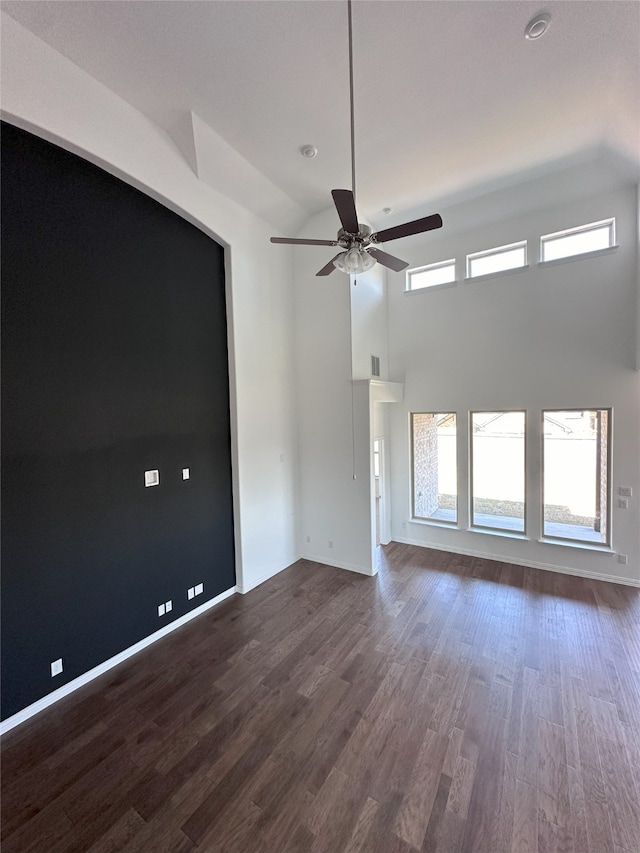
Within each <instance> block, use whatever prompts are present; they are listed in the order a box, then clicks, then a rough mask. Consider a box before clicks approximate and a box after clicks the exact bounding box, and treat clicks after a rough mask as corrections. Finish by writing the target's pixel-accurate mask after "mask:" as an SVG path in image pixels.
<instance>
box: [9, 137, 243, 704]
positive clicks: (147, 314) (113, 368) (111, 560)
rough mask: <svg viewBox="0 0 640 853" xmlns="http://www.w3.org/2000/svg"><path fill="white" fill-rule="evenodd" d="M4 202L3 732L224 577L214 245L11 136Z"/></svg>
mask: <svg viewBox="0 0 640 853" xmlns="http://www.w3.org/2000/svg"><path fill="white" fill-rule="evenodd" d="M1 204H2V220H1V225H2V587H3V588H2V717H3V718H5V717H7V716H10V715H12V714H14V713H15V712H17V711H19V710H20V709H21V708H23V707H25V706H27V705H29V704H31V703H32V702H34V701H36V700H37V699H39V698H41V697H43V696H44V695H46V694H47V693H50V692H52V691H53V690H55V689H57V688H58V687H61V686H62V685H63V684H64V683H66V682H67V681H70V680H71V679H73V678H75V677H77V676H78V675H81V674H82V673H84V672H86V671H87V670H89V669H91V668H92V667H94V666H96V665H98V664H100V663H101V662H103V661H104V660H106V659H108V658H109V657H111V656H113V655H115V654H117V653H118V652H120V651H122V650H124V649H126V648H127V647H129V646H131V645H132V644H134V643H136V642H138V641H139V640H141V639H143V638H144V637H146V636H148V635H149V634H151V633H153V632H154V631H156V630H158V629H159V628H161V627H163V626H165V625H166V624H167V623H168V622H170V621H172V620H173V619H176V618H178V617H180V616H182V615H183V614H185V613H186V612H187V611H188V610H191V609H193V608H195V607H198V606H199V605H201V604H203V603H204V602H205V601H206V600H207V599H210V598H212V597H214V596H216V595H218V594H219V593H221V592H223V591H225V590H227V589H229V588H230V587H232V586H234V585H235V563H234V545H233V510H232V485H231V445H230V422H229V378H228V357H227V329H226V312H225V289H224V256H223V249H222V247H221V246H219V245H218V244H217V243H215V242H214V241H213V240H212V239H211V238H210V237H208V236H207V235H205V234H204V233H203V232H202V231H200V230H199V229H197V228H196V227H194V226H193V225H191V224H190V223H188V222H186V221H185V220H184V219H182V218H181V217H179V216H177V215H176V214H175V213H173V212H171V211H169V210H168V209H166V208H165V207H163V206H162V205H161V204H159V203H158V202H156V201H154V200H152V199H151V198H149V197H148V196H146V195H145V194H144V193H142V192H139V191H138V190H136V189H134V188H133V187H131V186H129V185H128V184H125V183H123V182H122V181H120V180H118V179H117V178H115V177H113V176H112V175H109V174H108V173H106V172H104V171H103V170H102V169H99V168H98V167H96V166H94V165H92V164H91V163H88V162H87V161H85V160H83V159H82V158H80V157H77V156H75V155H74V154H70V153H69V152H67V151H64V150H62V149H60V148H58V147H57V146H54V145H52V144H50V143H48V142H46V141H44V140H42V139H39V138H38V137H36V136H33V135H32V134H29V133H26V132H25V131H22V130H19V129H17V128H15V127H12V126H11V125H7V124H3V125H2V193H1ZM155 468H157V469H159V471H160V485H159V486H155V487H151V488H145V486H144V471H145V470H148V469H155ZM183 468H189V469H190V479H189V480H183V479H182V469H183ZM198 583H203V584H204V594H202V595H199V596H197V597H196V598H194V599H192V600H191V601H188V600H187V589H188V587H191V586H194V585H195V584H198ZM169 599H171V600H172V601H173V610H172V612H171V613H170V614H169V615H168V616H164V617H158V612H157V607H158V605H159V604H161V603H163V602H165V601H168V600H169ZM60 657H61V658H63V663H64V672H63V673H62V674H61V675H59V676H56V677H55V678H52V677H51V674H50V672H51V671H50V664H51V662H52V661H54V660H56V659H57V658H60Z"/></svg>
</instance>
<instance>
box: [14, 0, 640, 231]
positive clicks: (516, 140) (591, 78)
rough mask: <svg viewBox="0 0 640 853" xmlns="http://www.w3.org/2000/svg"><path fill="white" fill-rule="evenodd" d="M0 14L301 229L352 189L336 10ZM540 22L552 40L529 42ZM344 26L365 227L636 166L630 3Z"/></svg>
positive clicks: (378, 10) (125, 5) (424, 13)
mask: <svg viewBox="0 0 640 853" xmlns="http://www.w3.org/2000/svg"><path fill="white" fill-rule="evenodd" d="M2 8H3V9H4V10H5V11H7V12H8V13H9V14H10V15H11V16H12V17H13V18H15V19H16V20H17V21H18V22H20V23H21V24H22V25H23V26H25V27H27V28H28V29H29V30H31V31H32V32H33V33H35V34H36V35H37V36H39V37H40V38H42V39H43V40H44V41H46V42H47V43H49V44H50V45H51V46H52V47H54V48H55V49H56V50H58V51H59V52H60V53H62V54H64V55H65V56H67V57H68V58H69V59H71V60H73V61H74V62H75V63H76V64H77V65H79V66H80V67H82V68H83V69H85V70H86V71H88V72H89V73H90V74H91V75H92V76H93V77H95V78H96V79H98V80H100V81H101V82H102V83H104V84H105V85H107V86H108V87H109V88H110V89H112V90H113V91H115V92H116V93H117V94H119V95H120V96H121V97H122V98H124V99H125V100H127V101H128V102H130V103H131V104H132V105H134V106H135V107H136V108H138V109H139V110H140V111H142V112H143V113H145V114H146V115H147V116H149V117H150V118H151V119H152V120H153V121H155V122H157V123H158V124H159V125H161V126H162V127H163V128H164V129H165V130H167V131H168V132H169V133H170V134H171V135H172V136H173V137H174V139H179V135H180V131H179V128H180V127H181V126H183V125H184V122H185V117H186V116H189V114H190V111H193V112H194V113H196V114H197V116H199V118H200V119H202V121H204V122H205V123H206V124H207V125H208V126H209V127H210V128H211V129H213V130H214V131H215V133H216V134H218V135H219V137H221V138H222V140H224V142H226V143H228V144H229V145H230V146H232V147H233V148H234V149H235V150H236V151H237V152H238V153H239V154H240V155H241V156H242V157H243V158H244V159H245V160H247V161H248V162H249V163H250V164H252V165H253V166H254V167H256V168H257V169H258V170H259V171H260V172H262V173H263V174H264V175H265V176H266V177H267V178H268V179H269V180H270V181H271V182H272V183H273V184H275V185H276V186H277V187H278V188H279V189H280V190H281V191H283V192H284V193H286V194H287V195H288V196H289V197H290V198H291V199H293V200H294V201H295V202H296V203H297V204H298V205H300V206H301V207H302V208H303V209H304V210H305V211H306V213H307V214H311V213H314V212H316V211H318V210H321V209H323V208H325V207H327V205H328V204H329V203H330V197H329V191H330V190H331V189H332V188H334V187H348V186H350V181H351V173H350V155H349V109H348V59H347V17H346V0H339V2H337V0H260V2H255V0H230V2H227V1H226V0H208V1H207V0H205V2H191V0H161V2H155V0H144V1H143V2H138V1H137V0H125V1H124V2H119V0H107V1H106V2H93V1H92V0H83V2H66V1H65V0H58V1H57V2H50V0H45V2H38V0H33V2H13V1H12V0H10V1H9V2H5V3H3V6H2ZM542 9H544V10H547V11H549V12H550V13H551V15H552V21H551V27H550V30H549V32H548V33H547V34H546V35H545V37H544V38H543V39H541V40H540V41H539V42H529V41H526V40H525V39H524V37H523V34H524V28H525V25H526V23H527V21H528V20H529V19H530V18H531V17H532V16H533V15H534V14H535V13H537V12H539V11H541V10H542ZM353 20H354V63H355V90H356V98H355V104H356V151H357V195H358V208H359V211H360V213H361V218H364V216H368V217H369V218H370V219H371V220H372V221H374V222H375V221H376V220H378V221H379V217H380V211H381V209H382V208H383V207H385V206H390V207H393V208H394V215H393V218H394V219H395V218H397V214H399V213H400V212H406V211H412V212H415V211H421V210H422V209H423V208H424V210H425V212H429V211H428V207H429V205H430V204H432V203H433V204H435V203H436V202H443V201H446V199H454V200H455V199H460V198H462V197H464V194H465V193H466V194H467V195H469V194H470V193H473V190H474V188H482V189H483V191H487V190H490V189H491V188H495V187H499V186H503V185H504V184H505V181H506V182H508V181H511V182H516V180H517V176H518V175H520V174H525V173H526V174H534V173H535V172H536V170H538V172H540V171H541V170H542V171H543V172H544V170H545V169H547V168H548V169H551V168H552V167H553V164H554V163H558V162H571V161H572V158H576V157H577V158H580V157H584V156H585V154H584V152H588V151H590V150H594V149H602V148H603V147H604V148H606V149H607V150H608V151H610V152H614V153H615V154H616V156H618V155H619V156H620V160H621V161H623V162H625V163H630V164H633V163H636V164H637V162H638V157H639V156H640V135H639V128H640V3H638V2H636V0H631V2H624V0H617V2H611V0H604V2H599V1H598V0H589V2H581V0H571V2H568V0H564V1H563V2H555V1H554V2H547V3H545V4H544V5H543V6H541V5H540V3H539V2H538V0H535V2H529V0H472V1H471V2H463V0H445V2H435V0H434V2H431V0H413V2H406V0H383V1H382V2H378V0H356V2H354V11H353ZM304 143H313V144H314V145H316V146H317V147H318V150H319V153H318V156H317V157H316V158H315V159H314V160H305V159H303V158H302V157H301V156H300V154H299V153H298V149H299V146H301V145H302V144H304ZM401 218H402V216H400V219H401ZM389 223H390V220H389Z"/></svg>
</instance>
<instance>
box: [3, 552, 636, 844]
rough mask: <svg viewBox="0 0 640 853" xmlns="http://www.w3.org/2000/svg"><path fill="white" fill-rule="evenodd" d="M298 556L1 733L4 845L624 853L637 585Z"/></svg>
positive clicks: (631, 772)
mask: <svg viewBox="0 0 640 853" xmlns="http://www.w3.org/2000/svg"><path fill="white" fill-rule="evenodd" d="M381 555H382V556H381V568H380V574H379V575H378V577H377V578H366V577H362V576H359V575H355V574H352V573H349V572H346V571H342V570H339V569H333V568H329V567H327V566H321V565H319V564H314V563H307V562H304V561H301V562H299V563H297V564H296V565H294V566H292V567H291V568H289V569H287V570H286V571H284V572H282V573H281V574H279V575H277V576H276V577H275V578H273V579H271V580H270V581H268V582H266V583H264V584H263V585H262V586H260V587H258V588H257V589H255V590H254V591H253V592H250V593H249V594H248V595H246V596H241V595H236V596H234V597H233V598H231V599H228V600H227V601H225V602H223V603H222V604H221V605H219V606H218V607H216V608H214V609H212V610H210V611H208V612H207V613H206V614H204V615H202V616H201V617H199V618H198V619H196V620H194V621H193V622H192V623H189V624H188V625H185V626H183V627H182V628H180V629H178V630H177V631H175V632H174V633H173V634H171V635H169V636H167V637H165V638H164V639H162V640H160V641H159V642H158V643H156V644H154V645H153V646H151V647H149V648H148V649H146V650H145V651H143V652H141V653H140V654H138V655H137V656H135V657H134V658H132V659H130V660H129V661H127V662H125V663H124V664H122V665H120V666H119V667H117V668H116V669H113V670H111V671H110V672H109V673H107V674H105V675H104V676H102V677H101V678H100V679H98V680H96V681H94V682H92V683H91V684H89V685H87V686H85V687H84V688H82V689H81V690H80V691H78V692H76V693H75V694H73V695H72V696H69V697H67V699H65V700H63V701H62V702H60V703H58V704H57V705H56V706H53V707H52V708H50V709H48V710H47V711H45V712H43V713H42V714H41V715H39V716H38V717H36V718H34V719H33V720H32V721H29V722H27V723H25V724H24V725H23V726H21V727H19V728H17V729H15V730H13V731H12V732H9V733H8V734H7V735H6V736H5V738H4V739H3V743H2V812H3V820H2V851H3V853H163V851H165V853H188V851H207V853H417V851H425V853H426V851H429V852H430V853H637V851H638V850H640V808H639V803H640V796H639V795H640V702H639V686H640V675H639V673H640V630H639V627H638V626H639V622H640V590H638V589H633V588H630V587H622V586H616V585H613V584H607V583H603V582H599V581H590V580H586V579H581V578H574V577H569V576H567V575H559V574H553V573H548V572H542V571H538V570H536V569H528V568H521V567H519V566H516V565H510V564H501V563H495V562H490V561H487V560H478V559H473V558H470V557H461V556H457V555H453V554H446V553H442V552H437V551H431V550H427V549H422V548H414V547H411V546H406V545H398V544H394V543H392V544H391V545H389V546H387V547H385V548H384V549H382V550H381Z"/></svg>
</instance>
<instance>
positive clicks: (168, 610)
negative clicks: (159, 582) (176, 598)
mask: <svg viewBox="0 0 640 853" xmlns="http://www.w3.org/2000/svg"><path fill="white" fill-rule="evenodd" d="M172 610H173V601H167V602H166V603H165V605H164V612H165V613H171V611H172Z"/></svg>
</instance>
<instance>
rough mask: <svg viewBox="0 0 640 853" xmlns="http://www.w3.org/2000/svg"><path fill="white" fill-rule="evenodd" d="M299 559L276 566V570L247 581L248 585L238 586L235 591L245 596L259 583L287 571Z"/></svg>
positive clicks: (295, 558)
mask: <svg viewBox="0 0 640 853" xmlns="http://www.w3.org/2000/svg"><path fill="white" fill-rule="evenodd" d="M299 559H300V558H299V557H293V558H291V559H290V560H287V561H286V562H285V563H282V565H280V566H278V567H277V568H275V569H271V570H270V571H268V572H266V573H265V574H264V575H260V577H258V578H255V579H254V580H252V581H249V583H246V584H245V583H242V584H238V586H237V587H236V589H237V590H238V592H240V593H242V595H245V594H246V593H247V592H251V590H252V589H255V588H256V587H257V586H260V584H261V583H264V582H265V581H268V580H269V578H272V577H274V576H275V575H277V574H280V572H283V571H284V570H285V569H288V568H289V566H292V565H293V564H294V563H295V562H297V561H298V560H299Z"/></svg>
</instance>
